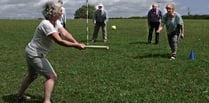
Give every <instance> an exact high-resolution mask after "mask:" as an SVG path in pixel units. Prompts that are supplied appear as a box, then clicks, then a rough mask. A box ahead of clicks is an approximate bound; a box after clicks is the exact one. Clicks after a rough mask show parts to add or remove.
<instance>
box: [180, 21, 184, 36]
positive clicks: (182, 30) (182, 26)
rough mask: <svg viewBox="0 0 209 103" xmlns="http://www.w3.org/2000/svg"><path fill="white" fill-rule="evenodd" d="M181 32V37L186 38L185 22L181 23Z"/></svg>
mask: <svg viewBox="0 0 209 103" xmlns="http://www.w3.org/2000/svg"><path fill="white" fill-rule="evenodd" d="M180 29H181V33H180V37H181V38H184V24H182V25H181V28H180Z"/></svg>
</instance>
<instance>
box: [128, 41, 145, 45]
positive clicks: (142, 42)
mask: <svg viewBox="0 0 209 103" xmlns="http://www.w3.org/2000/svg"><path fill="white" fill-rule="evenodd" d="M129 44H147V42H145V41H136V42H130V43H129Z"/></svg>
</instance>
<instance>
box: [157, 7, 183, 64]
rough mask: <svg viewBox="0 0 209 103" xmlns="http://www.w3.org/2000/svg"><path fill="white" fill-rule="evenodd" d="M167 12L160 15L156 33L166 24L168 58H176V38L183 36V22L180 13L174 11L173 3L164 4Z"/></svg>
mask: <svg viewBox="0 0 209 103" xmlns="http://www.w3.org/2000/svg"><path fill="white" fill-rule="evenodd" d="M166 10H167V13H165V14H164V15H163V17H162V22H161V24H160V27H159V29H158V30H157V32H158V33H160V31H161V30H162V29H163V26H164V25H165V26H166V31H167V36H168V42H169V46H170V48H171V55H170V56H169V58H170V60H174V59H176V53H177V48H178V40H179V37H180V38H184V22H183V19H182V17H181V15H180V14H179V13H177V12H175V7H174V4H172V3H170V4H167V5H166Z"/></svg>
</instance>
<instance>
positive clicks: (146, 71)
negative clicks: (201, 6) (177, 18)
mask: <svg viewBox="0 0 209 103" xmlns="http://www.w3.org/2000/svg"><path fill="white" fill-rule="evenodd" d="M39 22H40V21H39V20H0V24H1V25H0V31H1V34H0V35H1V38H0V53H1V58H0V73H1V75H0V97H1V98H0V103H16V101H15V99H14V95H15V94H16V93H17V90H18V89H19V86H20V83H21V81H22V78H23V77H24V76H25V73H26V70H27V68H26V64H25V60H24V48H25V46H26V44H27V43H28V42H29V41H30V40H31V38H32V36H33V32H34V30H35V27H36V26H37V25H38V24H39ZM89 22H90V23H89V38H91V37H92V35H91V34H92V31H93V25H92V21H89ZM184 22H185V39H183V40H180V42H179V49H178V53H177V59H176V60H173V61H170V60H169V59H168V58H167V54H168V53H170V48H169V46H168V42H167V36H166V34H165V29H164V30H163V32H162V33H161V34H160V43H159V45H155V44H151V45H147V44H146V42H147V31H148V30H147V24H146V23H147V21H146V20H145V19H110V20H109V22H108V27H107V29H108V40H109V41H108V43H106V44H103V43H102V42H97V43H95V44H97V45H109V46H110V50H103V49H86V50H81V51H80V50H77V49H74V48H65V47H62V46H59V45H57V44H54V45H53V48H52V49H51V51H50V52H49V55H48V59H49V60H50V62H51V63H52V65H53V67H54V68H55V70H56V72H57V74H58V80H57V81H56V86H55V88H54V91H53V94H52V101H53V103H208V102H209V61H208V59H209V54H208V48H209V39H208V38H209V29H208V27H209V23H208V20H184ZM113 24H114V25H117V30H111V25H113ZM67 28H68V30H69V31H70V32H71V33H72V34H73V35H74V37H75V38H76V39H77V40H78V41H81V42H84V43H85V42H86V21H85V20H82V19H81V20H68V25H67ZM99 35H100V36H99V39H101V32H100V34H99ZM191 50H194V53H195V60H194V61H191V60H190V59H189V54H190V51H191ZM43 82H44V78H43V77H41V76H40V77H39V78H38V79H37V80H36V81H35V82H33V83H32V85H31V86H30V87H29V88H28V90H27V91H26V93H27V94H29V95H31V96H32V100H31V101H28V102H27V101H26V102H24V103H41V101H42V99H43Z"/></svg>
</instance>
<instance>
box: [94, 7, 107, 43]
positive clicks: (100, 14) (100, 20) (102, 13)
mask: <svg viewBox="0 0 209 103" xmlns="http://www.w3.org/2000/svg"><path fill="white" fill-rule="evenodd" d="M97 7H98V9H97V10H96V11H95V12H94V15H93V21H94V33H93V37H92V42H96V39H97V36H98V32H99V28H100V27H101V28H102V38H103V41H104V42H107V30H106V25H107V20H108V16H107V12H106V10H104V6H103V4H101V3H99V5H98V6H97Z"/></svg>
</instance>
